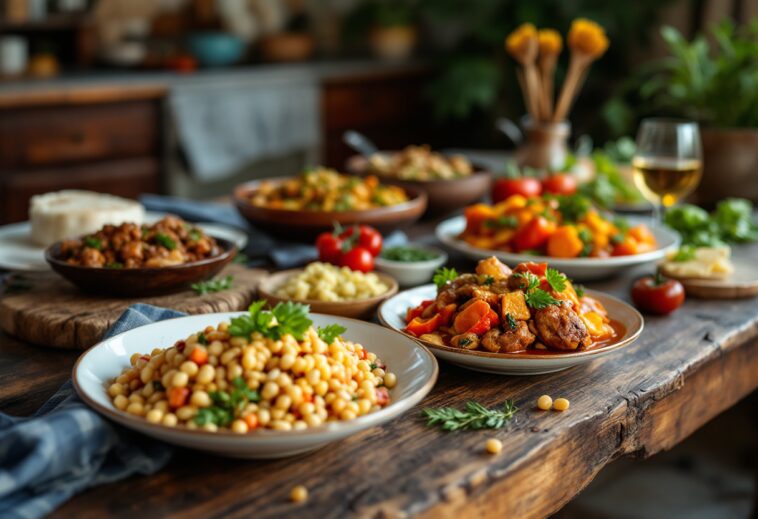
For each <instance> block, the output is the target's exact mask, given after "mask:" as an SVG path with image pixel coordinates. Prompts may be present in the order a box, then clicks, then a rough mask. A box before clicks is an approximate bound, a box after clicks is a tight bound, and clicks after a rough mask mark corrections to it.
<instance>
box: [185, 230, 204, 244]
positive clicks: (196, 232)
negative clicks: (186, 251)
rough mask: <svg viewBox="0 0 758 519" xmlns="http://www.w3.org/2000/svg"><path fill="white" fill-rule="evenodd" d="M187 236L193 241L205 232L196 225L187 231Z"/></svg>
mask: <svg viewBox="0 0 758 519" xmlns="http://www.w3.org/2000/svg"><path fill="white" fill-rule="evenodd" d="M187 236H188V237H189V239H190V240H192V241H198V240H200V239H201V238H202V237H203V233H202V232H201V231H200V230H199V229H197V228H196V227H195V228H192V230H190V231H189V232H188V233H187Z"/></svg>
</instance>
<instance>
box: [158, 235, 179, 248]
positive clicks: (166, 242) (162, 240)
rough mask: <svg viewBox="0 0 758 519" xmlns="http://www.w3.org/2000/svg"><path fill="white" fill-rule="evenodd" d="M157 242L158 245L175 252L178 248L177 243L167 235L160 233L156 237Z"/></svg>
mask: <svg viewBox="0 0 758 519" xmlns="http://www.w3.org/2000/svg"><path fill="white" fill-rule="evenodd" d="M155 241H156V243H157V244H158V245H162V246H164V247H166V248H167V249H168V250H174V249H175V248H176V242H175V241H174V240H173V239H172V238H171V237H170V236H168V235H167V234H163V233H162V232H159V233H158V234H156V235H155Z"/></svg>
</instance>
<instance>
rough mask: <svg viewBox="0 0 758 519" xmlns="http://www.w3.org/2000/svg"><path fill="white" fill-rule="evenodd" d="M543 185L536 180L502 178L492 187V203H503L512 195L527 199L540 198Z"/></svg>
mask: <svg viewBox="0 0 758 519" xmlns="http://www.w3.org/2000/svg"><path fill="white" fill-rule="evenodd" d="M540 193H542V184H540V181H539V180H537V179H536V178H532V177H521V178H501V179H498V180H495V183H494V184H493V186H492V201H493V202H495V203H498V202H502V201H503V200H505V199H506V198H508V197H509V196H512V195H522V196H525V197H527V198H530V197H535V196H540Z"/></svg>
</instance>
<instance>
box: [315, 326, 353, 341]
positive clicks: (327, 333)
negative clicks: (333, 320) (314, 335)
mask: <svg viewBox="0 0 758 519" xmlns="http://www.w3.org/2000/svg"><path fill="white" fill-rule="evenodd" d="M346 331H347V328H345V327H344V326H340V325H339V324H329V325H327V326H324V327H321V326H319V327H318V336H319V337H320V338H321V340H322V341H324V342H325V343H327V344H331V343H333V342H334V339H336V338H337V337H339V336H340V335H342V334H343V333H345V332H346Z"/></svg>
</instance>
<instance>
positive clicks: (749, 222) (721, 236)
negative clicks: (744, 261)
mask: <svg viewBox="0 0 758 519" xmlns="http://www.w3.org/2000/svg"><path fill="white" fill-rule="evenodd" d="M664 222H665V223H666V225H668V226H669V227H671V228H672V229H674V230H675V231H677V232H678V233H679V234H680V235H681V236H682V245H683V246H688V245H689V246H693V247H717V246H719V245H724V244H727V243H746V242H752V241H758V222H757V221H755V220H754V219H753V204H752V203H751V202H750V201H749V200H745V199H742V198H727V199H726V200H722V201H721V202H719V203H718V205H717V206H716V210H715V211H714V212H713V213H711V214H708V212H706V211H705V210H704V209H702V208H700V207H698V206H696V205H691V204H682V205H679V206H676V207H672V208H671V209H669V210H668V211H666V215H665V216H664Z"/></svg>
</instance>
